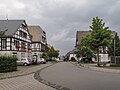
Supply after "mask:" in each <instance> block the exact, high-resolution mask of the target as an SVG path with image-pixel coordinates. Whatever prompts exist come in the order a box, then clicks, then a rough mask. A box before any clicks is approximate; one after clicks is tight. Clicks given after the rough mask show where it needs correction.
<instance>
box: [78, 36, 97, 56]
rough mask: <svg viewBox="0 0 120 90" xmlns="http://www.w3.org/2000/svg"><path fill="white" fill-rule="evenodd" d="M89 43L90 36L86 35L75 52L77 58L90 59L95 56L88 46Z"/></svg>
mask: <svg viewBox="0 0 120 90" xmlns="http://www.w3.org/2000/svg"><path fill="white" fill-rule="evenodd" d="M91 41H92V37H91V35H87V36H85V37H84V38H83V39H82V41H81V44H80V45H78V46H77V52H76V57H77V58H79V57H82V58H83V57H88V58H92V57H94V56H95V53H94V51H93V50H92V49H91V46H90V43H91Z"/></svg>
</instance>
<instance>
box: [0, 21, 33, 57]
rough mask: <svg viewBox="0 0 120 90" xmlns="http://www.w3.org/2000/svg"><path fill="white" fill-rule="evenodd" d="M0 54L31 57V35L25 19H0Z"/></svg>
mask: <svg viewBox="0 0 120 90" xmlns="http://www.w3.org/2000/svg"><path fill="white" fill-rule="evenodd" d="M0 33H3V35H1V34H0V55H7V56H9V55H10V56H11V55H16V56H17V57H18V59H21V58H30V59H31V51H32V49H31V37H30V34H29V32H28V27H27V24H26V22H25V20H0Z"/></svg>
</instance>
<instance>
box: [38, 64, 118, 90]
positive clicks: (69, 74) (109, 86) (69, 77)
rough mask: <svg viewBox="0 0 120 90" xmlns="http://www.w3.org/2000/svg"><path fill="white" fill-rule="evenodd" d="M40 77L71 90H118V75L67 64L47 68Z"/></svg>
mask: <svg viewBox="0 0 120 90" xmlns="http://www.w3.org/2000/svg"><path fill="white" fill-rule="evenodd" d="M40 76H41V77H42V78H43V79H44V80H47V81H49V82H52V83H55V84H57V85H61V86H64V87H67V88H70V89H72V90H120V74H112V73H106V72H97V71H92V70H88V69H84V68H83V67H81V68H78V67H76V66H74V65H73V64H71V63H69V62H60V63H57V64H55V65H53V66H51V67H48V68H46V69H44V70H43V71H41V72H40Z"/></svg>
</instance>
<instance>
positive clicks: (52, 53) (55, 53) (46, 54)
mask: <svg viewBox="0 0 120 90" xmlns="http://www.w3.org/2000/svg"><path fill="white" fill-rule="evenodd" d="M58 56H59V51H58V50H55V49H54V47H51V48H49V49H48V50H47V51H46V52H44V53H43V54H42V57H43V58H46V59H52V58H57V57H58Z"/></svg>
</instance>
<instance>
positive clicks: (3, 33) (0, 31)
mask: <svg viewBox="0 0 120 90" xmlns="http://www.w3.org/2000/svg"><path fill="white" fill-rule="evenodd" d="M7 30H8V29H6V30H0V36H2V37H3V36H5V32H6V31H7Z"/></svg>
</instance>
